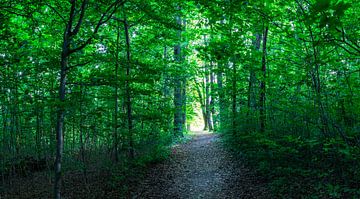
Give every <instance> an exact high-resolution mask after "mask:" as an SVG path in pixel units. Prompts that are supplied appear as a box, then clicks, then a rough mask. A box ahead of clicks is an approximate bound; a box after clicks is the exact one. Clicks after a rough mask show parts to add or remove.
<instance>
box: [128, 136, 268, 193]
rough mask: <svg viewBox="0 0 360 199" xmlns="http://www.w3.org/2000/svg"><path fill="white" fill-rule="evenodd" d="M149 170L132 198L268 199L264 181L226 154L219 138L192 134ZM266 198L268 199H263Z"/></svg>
mask: <svg viewBox="0 0 360 199" xmlns="http://www.w3.org/2000/svg"><path fill="white" fill-rule="evenodd" d="M195 133H196V134H195V136H194V138H193V139H192V140H191V141H190V142H188V143H185V144H182V145H178V146H175V147H174V148H173V149H172V156H171V158H170V159H169V160H168V161H165V162H164V163H161V164H159V165H156V166H155V167H154V168H152V169H150V171H149V172H148V174H147V175H146V176H145V179H144V180H143V181H142V182H141V183H140V185H138V189H137V190H136V191H135V193H133V194H132V196H131V198H172V199H174V198H191V199H197V198H206V199H210V198H268V197H269V196H268V195H267V191H266V189H265V186H264V182H261V181H260V180H259V178H258V177H256V176H255V175H254V173H253V172H252V171H251V170H249V169H248V168H246V167H245V166H244V164H243V163H241V162H239V160H236V158H235V157H233V156H232V155H231V153H230V152H228V151H226V150H225V149H224V147H223V146H222V144H221V142H220V137H219V136H218V135H216V134H212V133H207V132H203V131H201V132H195ZM266 196H267V197H266Z"/></svg>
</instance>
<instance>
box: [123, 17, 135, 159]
mask: <svg viewBox="0 0 360 199" xmlns="http://www.w3.org/2000/svg"><path fill="white" fill-rule="evenodd" d="M124 29H125V38H126V59H127V65H126V81H125V95H126V109H127V111H126V113H127V114H126V115H127V122H128V131H129V146H130V149H129V155H130V157H131V158H134V155H135V154H134V138H133V117H132V105H131V91H130V89H131V85H130V80H131V73H130V72H131V51H130V34H129V24H128V21H127V18H126V16H125V19H124Z"/></svg>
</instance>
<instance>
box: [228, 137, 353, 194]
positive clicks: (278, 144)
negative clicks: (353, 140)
mask: <svg viewBox="0 0 360 199" xmlns="http://www.w3.org/2000/svg"><path fill="white" fill-rule="evenodd" d="M228 142H230V143H231V144H232V147H233V148H235V149H236V151H238V152H241V154H242V155H243V156H245V157H246V160H248V162H249V164H250V165H251V166H253V167H254V168H256V169H257V171H258V173H259V174H261V175H262V176H264V177H266V179H267V180H268V181H269V185H270V188H271V189H272V191H273V193H274V194H275V195H276V196H277V197H282V198H284V197H291V198H293V197H297V196H299V195H301V196H302V197H305V198H310V197H317V198H344V197H359V196H360V195H359V194H360V192H358V190H359V186H360V184H359V179H360V176H359V172H358V169H359V168H360V161H359V160H360V156H359V151H360V148H359V147H357V146H354V147H350V146H347V145H346V143H344V142H343V141H342V140H341V139H329V140H322V141H320V140H317V139H314V140H312V139H306V138H304V137H295V136H274V135H269V134H261V133H239V134H237V136H236V138H235V139H234V138H233V137H229V139H228Z"/></svg>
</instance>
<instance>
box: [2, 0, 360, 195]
mask: <svg viewBox="0 0 360 199" xmlns="http://www.w3.org/2000/svg"><path fill="white" fill-rule="evenodd" d="M0 2H1V3H0V41H1V42H0V63H1V66H0V123H1V128H0V151H1V153H0V161H1V162H0V177H1V182H2V183H1V184H2V185H3V186H0V193H1V194H0V198H2V195H3V194H4V193H7V192H8V190H7V189H8V187H9V186H8V185H10V186H11V184H12V181H14V180H16V179H22V178H25V177H29V176H31V175H33V174H34V173H39V172H40V173H41V175H42V176H45V179H47V181H48V182H49V183H50V184H51V187H52V188H51V190H48V193H44V194H45V196H42V197H55V198H61V197H62V194H61V193H62V191H61V190H62V189H63V184H64V183H63V182H65V181H69V180H70V178H71V177H69V176H71V175H69V174H71V173H72V172H75V171H77V173H80V174H79V175H78V178H81V180H80V181H81V182H82V183H84V184H88V190H87V192H88V194H91V188H89V187H91V183H92V180H93V178H94V177H93V176H94V171H97V172H106V173H109V174H108V175H107V176H108V178H107V181H109V182H110V183H111V184H112V185H114V186H117V187H118V189H123V190H124V192H126V183H127V182H128V180H127V179H128V178H129V176H131V175H133V174H131V173H133V172H135V171H136V170H139V168H146V166H147V165H149V164H152V163H156V162H159V161H162V160H164V159H167V158H168V156H169V154H170V153H171V150H170V147H171V146H172V145H173V144H174V143H176V142H181V141H182V140H184V139H185V138H186V137H187V134H188V132H190V131H191V130H192V129H194V128H195V127H196V126H199V125H202V126H201V128H202V129H204V130H208V131H214V132H216V133H220V134H221V135H222V139H223V141H224V143H225V144H226V145H227V147H228V148H229V150H231V151H232V152H233V153H235V154H236V155H237V156H238V158H244V159H246V162H247V164H248V165H249V166H250V167H251V168H253V169H254V170H255V171H256V173H257V174H258V175H260V176H262V177H263V178H264V179H265V180H266V181H267V182H268V187H269V189H270V190H271V193H272V194H273V197H274V198H282V197H285V196H286V198H358V197H360V26H359V22H360V1H351V0H287V1H284V0H211V1H208V0H192V1H182V0H148V1H141V0H98V1H95V0H48V1H38V0H13V1H10V0H0ZM199 123H200V124H199ZM140 170H141V169H140ZM45 181H46V180H45ZM120 186H121V188H120ZM68 192H69V191H68ZM68 192H67V193H68ZM48 194H50V195H48ZM3 196H4V197H5V196H6V195H3ZM38 197H40V196H38ZM63 197H64V198H67V197H66V194H65V195H64V196H63ZM69 197H70V196H69ZM119 197H120V198H121V196H119ZM273 197H270V196H269V198H273ZM33 198H36V196H35V197H34V196H33Z"/></svg>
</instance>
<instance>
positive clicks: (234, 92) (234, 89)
mask: <svg viewBox="0 0 360 199" xmlns="http://www.w3.org/2000/svg"><path fill="white" fill-rule="evenodd" d="M232 75H233V77H232V92H231V95H232V97H231V98H232V128H231V129H232V134H233V135H235V134H236V128H237V125H236V120H237V110H236V109H237V107H236V105H237V99H236V95H237V86H236V84H237V71H236V59H234V61H233V74H232Z"/></svg>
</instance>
